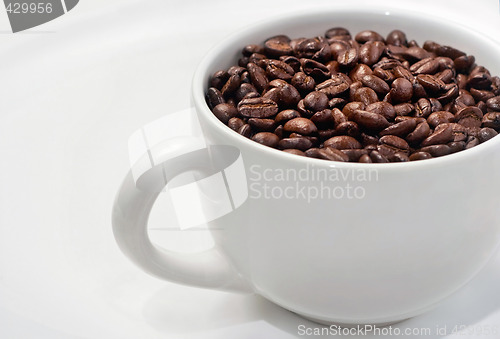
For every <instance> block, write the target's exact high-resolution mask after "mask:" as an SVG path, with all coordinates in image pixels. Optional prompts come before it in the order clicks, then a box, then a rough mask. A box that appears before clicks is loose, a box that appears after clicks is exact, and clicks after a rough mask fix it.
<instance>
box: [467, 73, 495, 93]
mask: <svg viewBox="0 0 500 339" xmlns="http://www.w3.org/2000/svg"><path fill="white" fill-rule="evenodd" d="M467 85H468V86H469V87H470V88H475V89H482V90H491V75H490V74H488V73H486V72H477V73H473V74H471V75H469V78H468V79H467Z"/></svg>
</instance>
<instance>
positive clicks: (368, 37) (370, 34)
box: [354, 30, 384, 43]
mask: <svg viewBox="0 0 500 339" xmlns="http://www.w3.org/2000/svg"><path fill="white" fill-rule="evenodd" d="M354 40H356V41H357V42H359V43H365V42H368V41H384V37H383V36H381V35H380V34H378V33H377V32H375V31H370V30H366V31H361V32H359V33H358V34H356V36H355V37H354Z"/></svg>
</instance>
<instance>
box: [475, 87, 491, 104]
mask: <svg viewBox="0 0 500 339" xmlns="http://www.w3.org/2000/svg"><path fill="white" fill-rule="evenodd" d="M470 94H471V95H472V96H473V97H474V100H476V101H488V100H489V99H491V98H493V97H494V96H495V94H494V93H493V92H491V91H487V90H481V89H475V88H471V89H470Z"/></svg>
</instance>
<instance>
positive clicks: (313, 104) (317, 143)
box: [206, 27, 500, 163]
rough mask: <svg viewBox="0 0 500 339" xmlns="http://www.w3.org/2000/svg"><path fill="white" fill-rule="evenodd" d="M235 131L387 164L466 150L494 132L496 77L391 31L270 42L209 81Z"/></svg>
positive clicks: (220, 113) (498, 94) (284, 145)
mask: <svg viewBox="0 0 500 339" xmlns="http://www.w3.org/2000/svg"><path fill="white" fill-rule="evenodd" d="M206 100H207V103H208V105H209V107H210V109H211V110H212V112H213V113H214V115H215V116H216V117H217V118H218V119H219V120H220V121H222V122H223V123H224V124H226V125H227V126H228V127H229V128H231V129H232V130H234V131H235V132H237V133H239V134H241V135H243V136H245V137H247V138H249V139H251V140H253V141H255V142H258V143H260V144H262V145H266V146H268V147H273V148H276V149H280V150H282V151H284V152H287V153H291V154H296V155H301V156H307V157H313V158H319V159H325V160H330V161H350V162H363V163H387V162H403V161H417V160H425V159H431V158H435V157H440V156H445V155H448V154H451V153H455V152H459V151H463V150H467V149H469V148H472V147H474V146H476V145H478V144H480V143H482V142H485V141H487V140H489V139H491V138H493V137H495V136H496V135H497V134H498V133H499V131H500V78H499V77H498V76H492V75H491V73H490V72H489V71H488V69H486V68H485V67H483V66H480V65H477V64H476V63H475V58H474V56H472V55H468V54H466V53H464V52H463V51H460V50H458V49H456V48H454V47H451V46H447V45H441V44H439V43H437V42H433V41H425V42H424V44H423V45H422V46H420V45H419V44H418V43H417V42H416V41H414V40H410V41H408V39H407V37H406V34H405V33H404V32H402V31H400V30H393V31H392V32H390V33H389V34H388V35H387V37H386V38H385V39H384V37H383V36H382V35H380V34H379V33H377V32H374V31H371V30H365V31H362V32H359V33H357V34H356V35H355V36H354V37H353V36H352V35H351V33H350V32H349V31H348V30H347V29H346V28H342V27H334V28H331V29H329V30H327V31H326V32H325V34H324V36H318V37H312V38H295V39H291V38H289V37H288V36H286V35H277V36H273V37H270V38H269V39H267V40H266V41H264V42H263V43H262V44H249V45H246V46H245V47H243V49H242V54H241V57H240V59H239V61H238V65H234V66H231V67H230V68H229V69H227V70H219V71H217V72H215V73H214V74H213V76H212V77H211V79H210V81H209V88H208V90H207V93H206Z"/></svg>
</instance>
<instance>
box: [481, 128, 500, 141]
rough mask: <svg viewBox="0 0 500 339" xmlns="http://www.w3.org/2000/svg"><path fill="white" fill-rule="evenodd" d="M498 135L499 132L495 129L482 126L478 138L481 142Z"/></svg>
mask: <svg viewBox="0 0 500 339" xmlns="http://www.w3.org/2000/svg"><path fill="white" fill-rule="evenodd" d="M496 135H498V132H497V131H495V130H494V129H493V128H490V127H484V128H481V130H480V131H479V135H478V136H477V138H478V139H479V141H480V142H485V141H487V140H490V139H491V138H493V137H494V136H496Z"/></svg>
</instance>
